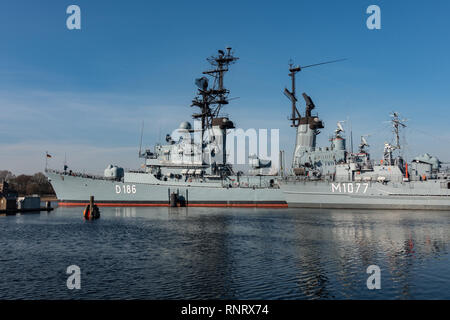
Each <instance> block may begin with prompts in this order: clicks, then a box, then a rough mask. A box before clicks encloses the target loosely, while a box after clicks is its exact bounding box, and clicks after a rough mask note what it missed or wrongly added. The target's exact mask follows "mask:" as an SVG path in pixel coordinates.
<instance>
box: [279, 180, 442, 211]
mask: <svg viewBox="0 0 450 320" xmlns="http://www.w3.org/2000/svg"><path fill="white" fill-rule="evenodd" d="M444 187H445V188H444ZM281 190H282V191H283V193H284V195H285V199H286V202H287V203H288V205H289V207H302V208H334V209H427V210H448V211H450V190H449V189H448V185H447V184H442V183H441V181H439V180H435V181H425V182H406V183H390V184H386V185H385V184H382V183H362V182H361V183H358V182H345V183H344V182H341V183H338V182H334V183H333V182H324V181H318V182H311V181H310V182H285V183H282V184H281Z"/></svg>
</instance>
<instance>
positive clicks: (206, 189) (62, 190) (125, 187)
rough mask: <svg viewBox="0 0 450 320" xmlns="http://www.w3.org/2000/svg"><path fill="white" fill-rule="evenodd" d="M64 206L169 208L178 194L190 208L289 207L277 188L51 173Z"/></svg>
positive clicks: (54, 186) (49, 173) (51, 181)
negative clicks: (92, 203)
mask: <svg viewBox="0 0 450 320" xmlns="http://www.w3.org/2000/svg"><path fill="white" fill-rule="evenodd" d="M47 176H48V178H49V180H50V183H51V184H52V186H53V188H54V190H55V192H56V196H57V198H58V201H59V204H60V205H66V206H72V205H73V206H77V205H84V204H87V203H88V202H89V197H90V196H94V197H95V202H96V204H97V205H99V206H168V205H169V202H170V201H169V194H170V193H172V192H175V193H178V194H179V195H180V196H181V197H183V199H184V200H185V201H186V205H187V206H224V207H234V206H240V207H287V204H286V201H285V200H284V195H283V193H282V192H281V190H280V189H275V188H255V189H253V188H240V187H239V188H226V187H222V186H221V185H207V184H206V183H203V184H194V183H193V185H189V186H187V185H186V184H185V183H180V184H170V183H167V184H163V183H162V184H159V185H157V184H148V183H137V182H119V181H114V180H106V179H94V178H85V177H80V176H70V175H61V174H56V173H52V172H48V173H47Z"/></svg>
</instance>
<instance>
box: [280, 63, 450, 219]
mask: <svg viewBox="0 0 450 320" xmlns="http://www.w3.org/2000/svg"><path fill="white" fill-rule="evenodd" d="M336 61H337V60H336ZM330 62H335V61H330ZM330 62H325V63H330ZM320 64H323V63H320ZM320 64H316V65H320ZM316 65H309V66H306V67H310V66H316ZM303 68H305V67H299V66H293V65H292V64H290V67H289V76H290V77H291V83H292V88H291V90H288V89H285V90H284V93H285V95H286V96H287V97H288V98H289V100H290V101H291V104H292V114H291V117H290V121H291V126H292V127H294V128H295V129H296V140H295V148H294V154H293V160H292V167H291V170H290V171H289V174H288V175H286V176H284V177H282V178H281V179H280V180H279V184H280V186H281V190H282V191H283V193H284V196H285V200H286V202H287V203H288V205H289V207H303V208H341V209H431V210H450V172H449V170H448V168H446V169H445V170H444V169H443V163H442V162H441V161H440V160H439V159H438V158H437V157H434V156H431V155H429V154H427V153H426V154H423V155H420V156H417V157H415V158H414V159H413V160H412V161H411V162H410V163H408V162H406V161H405V160H404V158H403V157H402V155H401V152H400V151H401V144H400V133H399V132H400V130H401V129H402V128H404V127H406V125H405V123H404V121H403V120H402V119H400V116H399V114H398V113H397V112H393V113H392V114H391V119H390V123H391V125H392V129H393V134H394V140H395V142H394V143H387V142H386V143H385V144H384V150H383V155H382V158H381V159H380V161H374V160H372V159H371V158H370V154H369V153H368V152H367V147H369V144H368V141H367V137H365V136H361V143H360V144H359V147H358V151H357V152H353V150H351V149H350V150H348V148H347V147H346V139H345V136H344V134H343V133H344V128H343V126H342V122H337V128H336V130H335V131H334V133H333V135H332V136H331V138H330V145H329V146H326V147H318V146H317V145H316V140H317V136H318V135H319V134H320V130H319V129H323V128H324V123H323V121H322V120H321V119H320V118H319V116H318V115H317V114H316V115H313V114H312V111H313V109H315V104H314V102H313V101H312V99H311V97H309V96H308V95H307V94H306V93H303V94H302V97H303V99H304V101H305V109H304V110H305V111H304V114H303V115H301V114H300V112H299V111H298V109H297V102H298V100H297V96H296V88H295V76H296V74H297V73H298V72H299V71H301V70H302V69H303Z"/></svg>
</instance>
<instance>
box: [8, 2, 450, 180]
mask: <svg viewBox="0 0 450 320" xmlns="http://www.w3.org/2000/svg"><path fill="white" fill-rule="evenodd" d="M71 4H76V5H78V6H80V8H81V16H82V29H81V30H68V29H67V28H66V19H67V17H68V15H67V14H66V8H67V7H68V6H69V5H71ZM371 4H377V5H379V6H380V8H381V24H382V29H381V30H369V29H367V27H366V19H367V17H368V15H367V14H366V13H365V11H366V8H367V7H368V6H369V5H371ZM449 12H450V2H448V1H445V0H442V1H439V0H435V1H429V2H425V1H400V0H399V1H375V0H372V1H362V0H351V1H302V0H296V1H242V0H241V1H227V2H223V1H212V0H210V1H100V0H89V1H84V0H71V1H63V0H54V1H43V0H41V1H23V0H14V1H12V0H8V1H6V0H1V1H0V37H1V38H0V112H1V116H0V150H1V152H0V169H10V170H12V171H13V172H15V173H32V172H36V171H41V170H43V168H44V163H45V160H44V157H43V155H44V153H45V151H46V150H48V151H49V152H50V153H51V154H53V155H54V157H53V159H52V160H51V165H52V166H53V167H60V166H61V165H62V163H63V161H64V155H65V154H66V155H67V158H68V161H69V165H70V166H71V167H73V168H74V169H78V170H81V171H94V172H100V171H101V170H102V168H104V167H106V165H107V164H109V163H115V164H119V165H122V166H124V167H127V168H133V167H138V166H139V159H137V157H136V155H137V147H138V144H139V136H140V125H141V121H142V120H145V123H146V128H145V136H144V142H145V143H146V144H147V145H150V146H152V145H153V144H154V143H155V142H157V140H158V137H159V136H160V135H161V136H162V137H164V136H165V133H168V132H171V131H172V130H173V129H174V128H176V127H177V126H178V124H179V123H180V122H181V121H183V120H186V119H188V120H189V118H190V114H191V112H192V109H191V108H190V107H189V105H190V101H191V99H192V97H193V96H194V95H195V85H194V79H195V78H196V77H198V76H199V75H200V74H201V71H203V70H205V69H206V68H207V67H208V66H207V63H206V61H205V58H206V57H208V56H209V55H211V54H214V53H215V52H216V50H217V49H222V48H224V47H226V46H231V47H233V48H234V50H235V54H236V55H237V56H239V57H240V60H239V61H238V63H237V64H235V65H233V66H232V67H231V72H230V73H229V74H227V75H226V79H225V81H226V85H227V87H228V88H229V89H230V90H231V92H232V94H231V96H233V97H239V99H236V100H233V101H232V103H231V104H230V105H229V106H228V107H227V108H226V111H225V112H226V113H228V114H230V115H231V116H232V118H233V120H234V121H235V123H236V125H237V126H239V127H241V128H244V129H247V128H279V129H280V139H281V140H280V142H281V148H282V149H284V150H286V151H287V153H288V154H289V153H290V152H292V145H293V143H294V131H293V129H292V128H291V127H289V122H288V121H287V120H286V119H287V117H288V115H289V112H290V110H289V101H288V100H287V99H286V98H285V97H284V95H283V94H282V90H283V88H284V87H285V86H287V85H289V78H288V76H287V73H288V72H287V63H288V60H289V59H290V58H292V59H293V60H294V61H295V63H297V64H300V65H306V64H312V63H316V62H321V61H324V60H330V59H337V58H348V60H347V61H345V62H340V63H336V64H330V65H326V66H322V67H317V68H310V69H305V70H304V71H302V72H301V73H300V74H299V77H298V78H299V79H298V82H297V87H298V90H299V92H307V93H308V94H309V95H310V96H311V97H312V98H313V100H314V101H315V103H316V106H317V110H316V111H318V113H319V116H320V117H321V118H322V119H323V120H324V121H325V125H326V128H325V129H323V130H322V132H323V133H322V134H321V137H320V139H319V143H320V144H322V145H323V144H328V142H327V138H328V136H329V134H331V133H332V131H333V130H334V128H335V123H336V122H337V121H338V120H345V119H346V118H347V117H350V119H351V120H352V124H353V131H354V139H355V145H356V144H357V143H356V142H357V141H358V140H359V136H360V135H362V134H372V136H371V137H370V138H369V142H370V143H371V148H370V150H371V152H372V154H373V157H374V158H379V157H380V156H381V151H382V144H383V142H384V141H386V140H390V138H391V133H390V129H389V127H388V125H387V124H386V123H384V122H383V121H385V120H387V119H388V114H389V112H391V111H393V110H396V111H399V112H400V113H401V114H402V115H403V116H404V117H405V118H408V119H409V121H408V128H407V130H406V132H405V136H406V142H407V145H406V146H407V148H406V154H407V156H408V157H411V156H413V155H417V154H419V153H423V152H426V151H427V152H430V153H432V154H435V155H437V156H438V157H440V158H441V160H444V161H450V150H449V148H448V146H449V143H450V130H449V128H448V122H449V114H450V112H449V109H448V107H449V101H450V81H449V79H448V77H449V75H450V62H449V58H448V57H449V56H450V55H449V51H450V50H449V49H450V41H449V40H450V39H449V35H450V33H449V31H450V27H449V23H448V13H449Z"/></svg>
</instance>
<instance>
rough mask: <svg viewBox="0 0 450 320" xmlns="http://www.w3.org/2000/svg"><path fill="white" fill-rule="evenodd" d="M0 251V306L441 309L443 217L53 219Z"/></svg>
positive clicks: (10, 221)
mask: <svg viewBox="0 0 450 320" xmlns="http://www.w3.org/2000/svg"><path fill="white" fill-rule="evenodd" d="M0 244H1V245H0V299H382V298H387V299H439V298H444V299H450V289H449V288H450V272H449V271H450V254H449V244H450V212H417V211H409V212H406V211H392V212H389V211H382V212H381V211H343V210H338V211H332V210H300V209H275V210H272V209H263V210H261V209H257V210H256V209H227V208H223V209H216V208H214V209H210V208H189V209H186V208H173V209H169V208H150V209H148V208H101V218H100V219H99V220H97V221H93V222H90V221H83V218H82V208H58V209H56V210H55V211H53V212H50V213H41V214H27V215H17V216H2V217H0ZM69 265H78V266H79V267H80V268H81V289H80V290H68V289H67V286H66V280H67V277H68V275H67V274H66V268H67V267H68V266H69ZM369 265H378V266H379V267H380V268H381V289H380V290H368V289H367V286H366V281H367V278H368V276H369V275H368V274H367V273H366V269H367V267H368V266H369Z"/></svg>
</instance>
